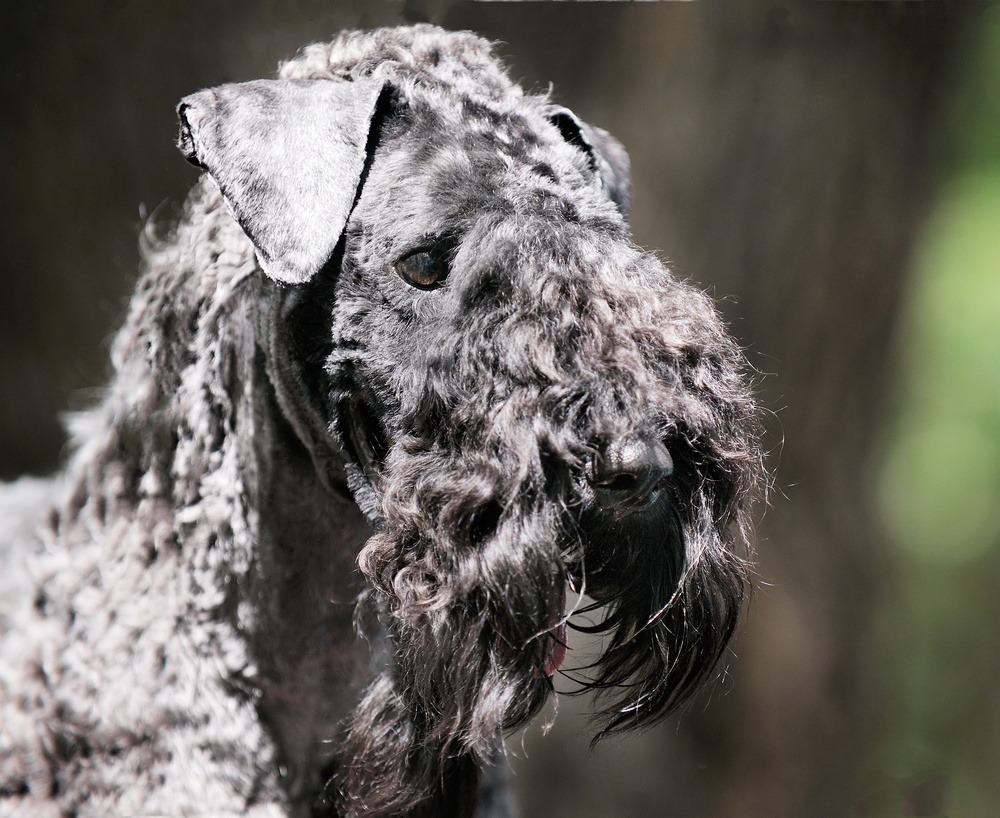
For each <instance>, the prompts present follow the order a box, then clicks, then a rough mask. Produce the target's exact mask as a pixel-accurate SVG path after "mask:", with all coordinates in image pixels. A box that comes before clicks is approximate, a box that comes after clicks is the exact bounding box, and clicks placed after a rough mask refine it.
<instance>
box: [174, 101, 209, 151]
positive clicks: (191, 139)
mask: <svg viewBox="0 0 1000 818" xmlns="http://www.w3.org/2000/svg"><path fill="white" fill-rule="evenodd" d="M211 93H212V92H211V91H199V92H198V93H196V94H188V95H187V96H186V97H184V98H183V99H182V100H181V101H180V102H178V103H177V108H176V109H175V110H176V111H177V120H178V123H179V126H180V130H179V132H178V134H177V148H178V150H179V151H180V152H181V153H182V154H183V155H184V158H185V159H187V160H188V162H190V163H191V164H192V165H197V166H198V167H200V168H205V164H204V162H203V161H202V158H201V155H200V154H201V150H200V147H201V146H200V140H199V138H198V128H199V124H200V122H201V120H202V119H203V113H204V111H205V110H206V109H207V108H209V106H210V104H211Z"/></svg>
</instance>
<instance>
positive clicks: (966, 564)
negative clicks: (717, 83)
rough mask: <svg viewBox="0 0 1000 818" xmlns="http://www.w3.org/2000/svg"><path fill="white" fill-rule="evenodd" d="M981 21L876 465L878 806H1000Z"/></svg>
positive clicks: (989, 198)
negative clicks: (879, 530) (883, 550)
mask: <svg viewBox="0 0 1000 818" xmlns="http://www.w3.org/2000/svg"><path fill="white" fill-rule="evenodd" d="M981 23H982V26H981V28H980V29H979V31H978V32H977V36H976V42H975V47H974V48H973V49H971V50H970V51H969V52H968V53H969V59H968V64H967V66H966V68H965V71H966V76H965V78H964V81H963V82H961V83H960V84H959V88H960V91H959V93H958V95H957V96H956V97H955V99H954V100H953V101H952V105H951V110H952V116H951V118H950V122H949V126H948V127H949V128H950V130H948V131H947V140H946V144H947V150H948V157H947V162H946V164H945V174H944V177H943V178H942V180H941V185H940V189H939V191H938V194H937V196H936V199H935V204H934V207H933V210H932V213H931V214H930V218H929V220H928V223H927V226H926V230H925V234H924V237H923V241H922V242H921V244H920V246H919V247H918V248H917V255H916V257H915V266H914V274H913V278H912V282H911V291H910V293H909V298H908V302H907V309H906V312H905V314H904V320H903V325H902V327H901V331H900V333H899V346H898V356H899V364H900V367H899V372H900V380H899V384H898V388H897V390H896V393H895V401H896V403H895V408H894V412H893V417H892V420H891V422H890V423H889V425H888V427H887V430H886V434H885V438H884V442H883V446H882V447H881V449H880V453H879V456H878V459H877V465H876V486H877V494H876V500H877V502H878V505H879V511H880V514H881V518H882V519H883V521H884V523H885V526H886V529H887V531H888V534H889V537H890V541H891V542H892V544H893V546H894V554H893V556H894V560H895V568H896V578H895V580H894V581H893V582H892V584H891V585H890V586H889V587H888V588H887V590H886V595H885V598H884V600H883V603H884V604H883V606H882V611H881V620H880V623H879V625H880V627H879V638H878V640H877V642H878V646H879V647H878V652H877V655H876V656H875V657H874V659H873V667H874V671H875V672H876V674H877V675H878V677H879V678H880V679H883V680H884V681H883V684H884V685H885V687H884V689H883V690H882V701H883V708H884V709H883V711H882V712H880V713H878V714H875V715H874V718H876V719H877V720H879V721H880V722H881V726H882V728H883V730H882V735H883V739H882V742H881V745H880V750H879V753H878V758H877V760H876V761H875V764H874V766H875V767H876V768H877V769H878V772H877V773H875V774H874V776H873V781H874V782H875V783H873V786H872V788H871V789H870V790H869V793H868V799H867V803H868V805H869V806H871V805H874V806H871V808H870V809H869V808H866V809H864V810H863V812H864V814H870V815H938V814H940V815H949V816H993V815H1000V6H990V7H988V8H987V9H986V10H985V12H984V15H983V18H982V20H981ZM886 782H889V783H886ZM935 782H937V783H935ZM935 787H936V791H935V792H933V793H932V795H931V797H930V801H931V802H936V804H937V806H935V805H934V804H932V805H931V807H930V810H929V811H921V810H927V806H926V805H923V806H922V805H921V804H917V803H915V802H916V801H919V800H920V798H921V797H924V796H925V795H926V791H928V790H929V789H930V790H934V789H935ZM926 800H927V799H926V798H925V803H926Z"/></svg>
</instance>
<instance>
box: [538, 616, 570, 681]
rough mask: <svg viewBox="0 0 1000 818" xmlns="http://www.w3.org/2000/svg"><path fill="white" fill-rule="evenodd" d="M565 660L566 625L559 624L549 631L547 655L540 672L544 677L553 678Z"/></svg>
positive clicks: (563, 623)
mask: <svg viewBox="0 0 1000 818" xmlns="http://www.w3.org/2000/svg"><path fill="white" fill-rule="evenodd" d="M565 659H566V623H565V622H560V623H559V624H558V625H556V626H555V627H554V628H553V629H552V630H550V631H549V655H548V657H547V658H546V659H545V665H544V666H543V667H542V672H543V673H544V674H545V675H546V676H555V674H556V671H557V670H559V668H561V667H562V663H563V661H564V660H565Z"/></svg>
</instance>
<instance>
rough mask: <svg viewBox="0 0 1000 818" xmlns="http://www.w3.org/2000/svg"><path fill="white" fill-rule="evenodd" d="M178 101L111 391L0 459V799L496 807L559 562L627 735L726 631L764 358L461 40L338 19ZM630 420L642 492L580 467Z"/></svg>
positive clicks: (558, 113) (157, 807)
mask: <svg viewBox="0 0 1000 818" xmlns="http://www.w3.org/2000/svg"><path fill="white" fill-rule="evenodd" d="M179 111H180V114H181V118H182V124H183V128H182V135H181V141H180V146H181V148H182V150H183V151H184V152H185V153H186V154H187V155H188V157H189V158H190V159H191V160H192V161H194V162H196V163H197V164H199V165H201V166H202V167H203V168H205V169H206V170H207V171H208V173H206V174H205V175H204V176H203V177H202V178H201V180H200V181H199V182H198V184H197V186H196V187H195V189H194V191H193V192H192V193H191V195H190V197H189V199H188V201H187V204H186V206H185V213H184V217H183V218H182V219H181V221H180V222H179V224H178V225H177V226H176V228H174V229H173V230H172V232H171V234H170V235H169V236H167V237H165V238H164V237H161V236H157V235H156V234H155V232H154V231H152V230H150V231H148V232H147V235H146V237H145V257H146V265H145V270H144V272H143V275H142V277H141V279H140V281H139V283H138V286H137V289H136V292H135V295H134V297H133V299H132V302H131V305H130V308H129V312H128V317H127V319H126V321H125V324H124V327H123V328H122V329H121V331H120V332H119V333H118V335H117V337H116V339H115V342H114V346H113V350H112V361H113V364H114V376H113V378H112V380H111V383H110V385H109V386H108V389H107V392H106V394H105V396H104V397H103V399H102V400H101V401H100V403H99V405H97V406H96V407H95V408H94V409H92V410H90V411H87V412H84V413H81V414H79V415H77V416H75V417H73V418H72V421H71V432H72V439H73V450H74V454H73V456H72V458H71V460H70V462H69V464H68V465H67V467H66V469H65V471H64V472H63V474H61V475H60V476H59V477H58V478H56V479H55V480H53V481H21V482H19V483H15V484H13V485H12V486H10V487H7V488H5V489H4V490H3V492H0V532H2V534H3V537H4V538H5V540H8V541H9V544H5V545H3V548H2V549H0V557H2V560H3V563H2V567H3V569H4V570H3V574H2V576H0V582H2V583H3V585H2V591H3V595H2V597H0V599H2V607H0V628H2V633H3V635H2V642H0V815H4V816H14V815H16V816H32V818H48V816H70V815H72V816H79V818H84V816H114V815H122V816H125V815H127V816H151V815H191V816H194V815H213V816H227V815H232V816H235V815H249V816H260V817H261V818H263V816H279V815H280V816H284V815H309V814H315V815H334V814H341V815H399V814H413V815H417V814H426V815H446V814H456V815H457V814H471V812H472V810H473V809H474V805H475V804H476V803H477V802H478V804H479V809H480V811H481V814H486V813H487V812H489V811H491V810H492V812H491V814H497V815H500V814H507V812H508V811H509V806H508V805H506V803H505V801H504V799H503V795H502V792H501V791H500V790H497V789H495V788H494V787H493V785H492V784H491V781H492V778H491V777H490V774H487V775H486V777H485V778H484V777H483V776H482V775H480V773H479V772H478V771H479V770H480V769H481V768H487V769H488V768H489V767H490V765H491V764H493V763H494V762H495V761H496V759H497V757H498V754H501V753H502V746H503V744H502V742H503V736H504V734H506V733H508V732H509V731H510V730H512V729H514V728H516V727H517V726H519V725H521V724H523V723H524V722H525V721H527V720H528V719H529V718H530V717H532V716H533V715H534V714H535V713H537V711H538V709H539V708H540V707H541V705H542V703H543V702H544V701H545V699H546V697H547V696H548V695H549V694H550V693H551V690H552V686H551V681H550V679H549V677H550V676H551V675H552V673H554V672H555V670H556V669H558V666H559V664H560V663H561V661H562V651H560V649H559V648H558V646H557V644H555V643H557V642H558V641H560V640H561V636H560V634H561V633H562V631H561V630H560V628H561V627H562V623H563V622H564V621H565V616H564V614H563V609H564V605H565V599H566V594H567V592H570V593H572V592H573V591H581V590H585V591H586V593H587V594H588V595H589V596H590V597H591V598H593V599H594V600H596V601H597V602H598V603H600V604H603V605H604V608H603V609H602V610H605V611H609V612H610V613H608V616H607V618H606V619H605V623H604V625H603V626H602V628H601V629H603V630H606V631H609V633H610V635H609V647H608V649H607V652H606V653H605V656H604V657H603V659H602V660H601V662H600V663H599V664H598V665H597V666H596V670H595V671H594V672H595V673H596V676H594V677H593V679H592V686H594V687H597V688H598V690H599V693H600V694H601V695H600V697H599V701H601V702H602V704H603V709H602V710H601V711H600V717H601V719H602V723H603V725H604V728H605V730H606V731H607V730H614V729H619V728H627V727H633V726H637V725H639V724H642V723H648V722H649V721H652V720H655V719H656V718H660V717H662V715H663V714H664V713H665V712H667V711H668V710H669V709H670V708H672V707H673V706H675V705H676V704H677V703H678V702H679V701H680V700H681V699H683V698H684V696H686V695H687V694H688V693H690V692H691V690H692V689H693V688H694V686H695V685H696V684H697V682H699V681H700V680H701V679H702V678H703V677H704V676H705V674H706V673H707V672H709V671H710V670H711V668H712V666H713V665H714V664H715V661H716V660H717V658H718V656H719V654H720V653H721V651H722V650H723V648H724V646H725V644H726V641H727V640H728V638H729V635H730V634H731V632H732V629H733V626H734V623H735V617H736V613H737V611H738V609H739V605H740V599H741V598H742V593H743V589H744V585H745V575H746V571H745V564H744V563H743V561H742V560H741V558H740V557H739V556H738V554H737V553H736V550H735V549H736V545H737V544H738V543H739V542H740V541H741V538H742V532H743V528H744V518H745V508H746V502H747V497H748V493H749V492H750V490H751V488H752V486H753V484H754V483H755V481H756V479H757V477H758V475H759V473H760V461H759V454H758V451H757V448H756V443H755V436H754V435H755V424H754V420H753V418H754V410H753V405H752V402H751V399H750V397H749V394H748V391H747V387H746V381H745V378H744V376H743V368H744V367H743V362H742V358H741V355H740V353H739V351H738V350H737V349H736V347H735V346H734V345H733V343H732V342H731V341H730V340H729V339H728V338H727V337H726V335H725V333H724V332H723V330H722V327H721V325H720V322H719V320H718V318H717V316H716V314H715V312H714V309H713V307H712V305H711V303H710V302H709V300H708V299H707V298H706V297H705V296H704V295H703V294H701V293H699V292H697V291H695V290H694V289H692V288H690V287H688V286H687V285H684V284H682V283H679V282H677V281H676V280H675V279H674V278H672V277H671V276H670V274H669V273H668V272H667V271H666V270H664V269H663V267H662V265H660V264H659V262H657V261H656V260H655V259H654V258H652V257H650V256H647V255H644V254H642V253H641V252H640V251H639V250H637V249H636V248H634V247H633V246H632V245H631V243H630V241H629V236H628V230H627V226H626V223H625V220H624V213H625V211H626V210H627V208H628V204H629V195H630V194H629V189H630V188H629V181H628V175H627V159H626V157H625V156H624V152H623V151H622V149H621V147H620V146H619V145H618V144H617V143H616V142H614V140H613V139H611V138H610V136H608V135H607V134H605V133H604V132H602V131H599V130H598V129H594V128H591V127H590V126H587V125H586V124H585V123H581V122H580V121H579V120H577V119H576V118H575V117H574V116H573V115H572V114H571V113H570V112H569V111H567V110H566V109H562V108H559V107H558V106H555V105H554V104H553V103H552V102H551V101H550V100H549V99H547V98H546V97H543V96H531V95H524V94H523V93H522V92H521V90H520V89H519V88H518V87H517V86H516V85H514V84H513V83H511V81H510V80H509V79H508V77H507V76H506V74H505V72H504V71H503V68H502V66H501V65H500V64H499V63H498V62H497V60H496V59H495V58H494V57H493V56H492V55H491V53H490V46H489V44H488V43H486V42H485V41H483V40H481V39H479V38H477V37H475V36H473V35H471V34H451V33H447V32H443V31H441V30H439V29H435V28H432V27H425V26H420V27H414V28H408V29H388V30H380V31H376V32H371V33H367V34H357V33H348V34H343V35H341V36H340V37H339V38H338V39H337V40H336V41H334V42H333V43H331V44H325V45H315V46H311V47H309V48H307V49H306V50H305V51H304V52H303V54H302V55H301V56H300V57H298V58H297V59H295V60H292V61H290V62H288V63H286V64H285V65H283V66H282V68H281V71H280V79H279V80H278V81H274V82H272V83H268V82H260V83H248V84H244V85H242V86H223V87H222V88H219V89H215V90H213V91H209V92H202V93H201V94H198V95H195V96H193V97H190V98H188V99H187V100H185V101H184V102H183V103H182V105H181V107H180V109H179ZM331 112H333V113H332V114H331ZM262 123H265V124H262ZM266 123H271V125H267V124H266ZM274 123H278V124H277V125H274ZM262 127H263V128H266V127H273V128H275V129H276V131H277V132H279V136H278V137H276V138H275V139H276V141H273V142H268V141H267V140H266V139H264V138H263V137H261V136H260V135H259V134H260V130H261V128H262ZM282 140H283V141H282ZM442 248H443V249H442ZM394 259H395V260H397V261H396V262H393V260H394ZM400 259H404V260H408V262H407V263H408V264H409V265H410V266H407V265H406V264H404V263H403V261H400ZM414 259H415V260H416V261H414ZM414 264H415V265H416V266H415V267H414V266H413V265H414ZM445 273H447V281H444V280H443V279H444V277H445ZM424 276H429V278H426V280H425V278H424ZM401 277H402V278H403V279H405V281H404V280H401ZM439 279H440V280H439ZM407 282H408V283H407ZM411 285H412V286H411ZM424 285H426V286H424ZM438 285H441V286H438ZM640 433H641V435H642V437H641V439H642V440H643V441H647V440H648V441H653V442H650V443H643V445H644V446H647V449H648V451H649V452H654V453H655V455H656V457H657V458H659V459H658V460H657V461H656V462H657V463H659V464H660V465H659V466H658V468H659V471H658V472H657V477H656V482H655V485H653V484H652V483H650V485H649V486H647V487H646V489H644V491H645V494H644V495H643V497H642V503H644V504H645V505H642V504H640V503H639V502H638V500H637V499H636V497H637V495H636V494H635V493H634V492H632V493H630V494H629V495H628V498H627V499H628V503H622V502H621V492H620V491H619V490H618V489H615V488H614V487H612V488H607V486H606V485H605V482H607V484H608V485H611V481H605V482H601V481H600V480H598V479H597V478H596V477H595V476H594V471H593V470H594V469H595V468H596V467H595V466H594V465H593V464H594V463H595V462H598V463H600V462H602V461H601V460H600V458H601V457H604V458H605V460H607V459H608V458H610V455H609V454H608V452H611V451H618V449H615V447H616V446H619V443H618V442H617V441H623V440H635V439H639V438H637V437H636V435H639V434H640ZM661 441H665V442H664V443H661ZM622 445H624V444H622ZM629 445H632V444H629ZM619 449H621V446H619ZM667 449H669V456H668V455H667ZM621 450H622V451H625V449H621ZM629 451H631V450H629ZM644 451H645V450H644ZM602 453H603V454H602ZM616 456H617V455H616ZM650 457H652V455H650ZM595 458H597V460H595ZM588 464H589V465H588ZM588 469H589V471H588ZM616 476H617V477H621V475H620V474H617V475H616ZM626 476H629V477H631V475H626ZM668 477H669V478H670V481H669V482H668V480H667V478H668ZM615 491H619V494H618V495H615V494H614V492H615ZM609 495H612V497H611V500H610V501H609V499H608V496H609ZM640 505H641V506H642V507H641V508H640V507H639V506H640ZM610 506H613V507H614V508H613V509H612V510H611V511H609V510H608V508H609V507H610ZM619 543H620V545H619ZM359 555H360V557H359ZM595 555H596V556H595ZM359 563H360V568H361V570H360V571H359V570H358V566H359ZM359 599H360V600H361V602H362V603H363V604H361V605H359V604H358V601H359ZM359 634H360V636H359ZM328 782H330V783H329V784H328Z"/></svg>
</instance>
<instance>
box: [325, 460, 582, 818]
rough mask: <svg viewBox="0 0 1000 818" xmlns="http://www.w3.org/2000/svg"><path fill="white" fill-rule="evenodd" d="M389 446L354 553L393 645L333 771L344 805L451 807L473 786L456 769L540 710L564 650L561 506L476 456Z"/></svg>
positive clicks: (399, 811) (384, 811) (465, 772)
mask: <svg viewBox="0 0 1000 818" xmlns="http://www.w3.org/2000/svg"><path fill="white" fill-rule="evenodd" d="M403 448H405V444H404V446H403ZM397 455H398V453H397V452H394V453H393V455H391V456H390V458H389V459H388V460H387V463H386V470H387V473H391V474H392V479H391V480H386V483H385V484H386V485H387V486H389V489H388V490H387V492H386V494H385V496H384V497H383V500H382V503H381V507H382V512H383V522H382V526H381V528H380V530H379V532H378V533H377V534H376V535H375V536H373V537H372V539H371V540H370V541H369V542H368V544H367V545H366V547H365V549H364V550H363V552H362V554H361V556H360V560H359V562H360V565H361V568H362V571H363V572H364V574H365V575H366V576H367V577H368V578H369V580H370V581H371V583H372V586H373V593H372V594H371V595H370V601H371V602H372V603H373V604H374V605H375V606H376V607H377V615H378V618H379V620H380V624H381V627H382V629H383V630H384V632H385V634H386V635H387V637H388V644H389V648H390V650H389V654H390V655H389V657H388V661H387V666H386V668H385V670H384V671H383V672H382V673H381V674H380V675H379V676H378V678H376V680H375V681H374V682H373V683H372V684H371V685H370V686H369V688H368V689H367V691H366V692H365V694H364V697H363V699H362V701H361V703H360V704H359V706H358V707H357V708H356V709H355V711H354V713H353V714H352V716H351V718H350V720H349V724H348V725H347V736H346V739H345V741H344V744H343V747H342V754H341V758H340V760H339V766H338V770H337V775H336V778H337V781H336V783H337V787H338V790H339V794H340V798H341V804H340V807H341V809H342V811H344V812H346V813H347V814H349V815H350V814H355V813H359V814H360V813H363V814H365V815H403V814H407V813H409V812H411V811H412V810H414V809H415V808H416V807H417V805H422V807H421V809H423V810H426V811H427V814H450V812H449V811H450V810H451V809H453V808H454V806H455V805H454V799H455V798H457V797H465V796H464V793H465V791H466V790H468V789H470V787H469V783H468V782H464V783H462V782H456V781H454V779H455V777H456V776H459V777H466V778H468V777H472V778H473V779H474V777H475V775H476V768H477V766H479V765H485V764H488V763H490V761H491V760H492V759H493V758H494V757H495V755H496V754H497V753H498V752H499V751H500V750H501V749H502V740H503V735H504V734H505V733H507V732H509V731H512V730H515V729H516V728H518V727H520V726H521V725H523V724H524V723H526V722H527V721H528V720H530V719H531V718H532V717H533V716H534V715H536V714H537V713H538V711H539V710H540V709H541V707H542V706H543V705H544V703H545V700H546V698H547V696H548V694H549V692H550V691H551V682H550V679H549V673H550V672H551V671H554V668H555V666H556V665H557V664H558V659H559V654H560V653H561V651H562V646H561V645H559V644H558V643H557V642H556V641H555V640H554V639H553V638H552V631H553V630H555V631H556V632H558V625H559V620H560V618H561V617H562V615H563V606H564V599H565V592H564V585H565V575H564V567H563V563H562V560H561V558H560V552H559V546H558V542H559V539H560V538H559V526H560V519H559V516H560V515H559V513H558V511H556V510H555V507H554V506H553V505H552V504H551V503H549V502H546V501H545V498H544V497H543V493H542V491H540V489H541V486H540V485H538V484H537V483H536V482H535V481H533V480H532V479H530V478H529V479H528V480H526V481H522V482H520V483H513V484H512V483H511V482H510V481H503V480H501V479H500V476H499V475H498V474H496V467H495V466H494V465H493V464H492V463H491V462H490V461H488V460H486V459H482V460H481V461H480V462H478V463H469V462H468V461H467V460H465V461H463V462H462V464H461V469H458V468H456V465H455V463H453V462H448V460H449V458H448V457H447V456H442V455H441V454H439V453H433V452H426V451H424V452H419V451H416V452H410V453H408V454H407V455H406V456H405V458H404V457H401V456H397ZM501 485H506V486H508V489H507V491H506V492H501V490H500V486H501ZM468 760H471V761H472V762H473V763H472V764H468V763H465V762H466V761H468ZM446 780H447V788H446V789H445V788H444V787H443V786H442V784H443V782H445V781H446ZM471 789H472V790H473V791H474V789H475V787H474V780H473V781H472V784H471Z"/></svg>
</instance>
